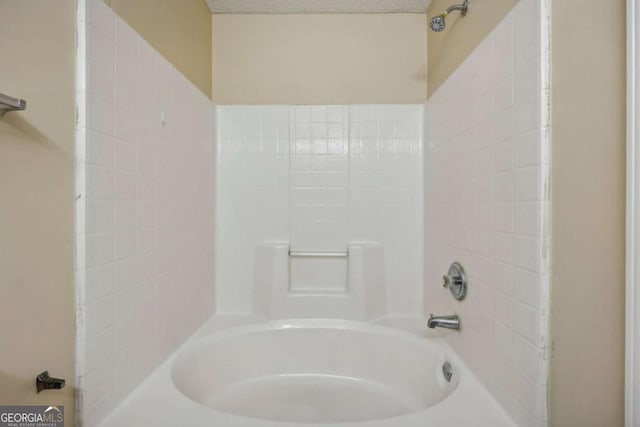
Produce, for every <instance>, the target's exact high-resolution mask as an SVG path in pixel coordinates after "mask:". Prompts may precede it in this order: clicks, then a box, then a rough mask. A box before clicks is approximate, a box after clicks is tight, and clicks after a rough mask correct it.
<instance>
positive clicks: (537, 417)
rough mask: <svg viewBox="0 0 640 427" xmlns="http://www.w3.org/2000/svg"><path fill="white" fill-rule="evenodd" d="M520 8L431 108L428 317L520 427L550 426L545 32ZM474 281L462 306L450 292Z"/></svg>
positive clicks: (540, 11) (538, 14)
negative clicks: (450, 276)
mask: <svg viewBox="0 0 640 427" xmlns="http://www.w3.org/2000/svg"><path fill="white" fill-rule="evenodd" d="M545 3H546V2H545V1H543V0H521V1H519V2H518V3H517V4H516V6H515V7H514V9H513V10H512V11H511V12H510V13H509V14H508V15H507V17H506V18H505V19H504V20H503V21H502V22H501V23H500V24H499V25H498V26H497V27H496V28H495V29H494V31H493V32H492V33H491V34H490V35H489V36H488V37H487V38H486V39H485V40H484V41H483V42H482V43H481V44H480V46H479V47H478V48H477V49H476V50H475V51H474V52H473V53H472V54H471V55H470V56H469V57H468V58H467V59H466V61H465V62H464V63H463V64H462V65H461V66H460V67H459V68H458V69H457V70H456V71H455V73H454V74H453V75H452V76H451V77H450V78H449V79H448V80H447V81H446V82H445V83H444V84H443V85H442V86H441V87H440V88H439V89H438V90H437V91H436V92H435V93H434V94H433V96H432V97H431V98H430V99H429V101H428V103H427V149H426V166H425V174H426V189H425V190H426V200H427V203H426V212H425V218H426V221H425V232H426V238H425V260H426V262H425V287H424V295H425V302H424V304H425V311H426V312H428V313H429V312H432V313H436V312H438V313H451V312H456V313H459V314H460V316H461V319H462V325H463V329H462V331H461V333H459V334H450V335H448V336H447V340H448V341H449V343H450V344H451V345H452V346H453V347H454V348H455V349H456V351H458V352H459V353H460V354H461V355H462V357H463V358H464V359H466V361H467V362H468V363H469V364H470V365H471V366H472V368H473V370H474V372H476V374H477V375H478V376H479V377H480V379H481V380H482V381H483V382H484V383H485V385H487V387H488V388H489V390H490V391H491V392H492V393H493V395H494V396H495V397H496V398H497V400H498V401H499V402H500V403H501V404H502V405H503V406H504V407H505V408H506V409H507V410H508V412H509V413H510V414H511V415H512V416H513V417H514V419H515V420H516V421H517V422H518V424H519V425H523V426H525V425H527V426H529V425H535V426H538V425H540V426H541V425H546V416H547V415H546V402H545V401H546V386H547V368H546V365H547V362H546V360H547V357H548V331H547V323H548V322H547V319H548V306H549V247H550V235H549V229H548V227H549V221H548V215H549V214H548V212H549V157H548V153H549V128H548V126H549V122H548V117H549V111H548V105H547V101H546V100H547V99H548V88H549V86H548V85H549V79H548V75H549V74H548V61H547V58H548V54H549V51H548V37H547V34H548V29H547V28H546V22H547V18H546V17H547V12H546V7H545ZM454 260H457V261H460V262H462V264H463V265H464V266H465V267H466V269H467V272H468V275H469V291H468V295H467V298H466V300H465V301H463V302H462V303H457V302H455V301H454V300H453V299H452V298H451V296H450V295H449V292H448V291H447V290H446V289H443V288H442V286H441V276H442V274H444V273H446V271H447V268H448V266H449V264H450V263H451V262H452V261H454Z"/></svg>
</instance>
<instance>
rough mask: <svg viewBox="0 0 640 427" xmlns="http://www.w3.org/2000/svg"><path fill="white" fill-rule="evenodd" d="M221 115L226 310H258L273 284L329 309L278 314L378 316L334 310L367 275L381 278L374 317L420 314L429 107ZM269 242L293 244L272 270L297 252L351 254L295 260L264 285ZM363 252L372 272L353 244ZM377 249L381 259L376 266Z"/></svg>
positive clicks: (265, 109)
mask: <svg viewBox="0 0 640 427" xmlns="http://www.w3.org/2000/svg"><path fill="white" fill-rule="evenodd" d="M218 117H219V125H218V155H217V161H218V164H217V168H216V174H217V180H216V182H217V187H218V188H217V204H216V209H217V215H216V218H217V219H216V229H217V232H216V246H217V250H216V257H217V258H216V265H217V266H218V267H217V269H216V286H217V288H216V290H217V294H216V300H217V312H218V313H224V314H249V313H252V310H253V308H254V300H255V298H254V289H255V290H256V292H258V293H260V292H262V293H267V294H269V291H268V290H265V289H263V288H264V287H265V286H276V287H285V288H287V289H288V290H289V292H284V293H282V298H286V297H287V294H295V295H297V296H299V297H300V298H299V301H300V304H303V305H304V303H303V302H302V301H304V300H305V299H309V297H311V296H313V295H316V296H320V295H324V296H326V297H327V298H326V299H325V300H324V302H323V304H325V305H327V307H326V308H327V309H326V310H318V309H315V310H314V309H313V307H316V308H317V307H318V302H317V301H315V302H312V303H310V305H309V306H308V308H307V309H297V308H296V304H297V303H296V302H293V301H292V302H291V304H289V305H287V307H283V308H282V309H281V310H280V312H279V313H277V314H275V315H276V317H282V316H284V317H286V314H287V313H288V314H291V313H296V315H294V316H293V317H343V318H344V317H346V318H356V319H364V318H366V317H371V313H370V314H369V315H368V316H367V315H365V314H363V313H359V312H358V310H357V309H356V308H353V305H356V304H358V302H357V301H353V302H351V303H349V304H347V305H350V306H352V309H350V308H345V307H343V305H344V304H340V303H339V302H337V301H340V299H344V298H348V297H349V289H350V283H349V282H350V281H351V282H353V281H354V280H357V277H356V276H357V275H358V274H364V270H365V269H366V270H369V271H373V269H378V270H377V271H379V272H380V275H374V276H376V277H372V278H371V280H369V282H368V283H367V284H366V286H367V288H365V290H367V289H369V290H370V289H371V288H373V287H377V288H378V291H375V293H376V294H378V299H380V300H382V302H383V303H386V309H383V308H377V309H374V311H375V312H376V313H377V314H378V316H380V315H382V314H384V313H385V312H386V313H388V314H402V315H419V314H420V313H421V310H422V308H421V306H420V301H421V299H422V289H421V286H420V283H422V239H421V237H420V236H421V235H422V217H423V213H422V212H423V208H422V193H423V189H422V145H423V131H422V128H423V123H422V122H423V106H422V105H351V106H345V105H328V106H325V105H316V106H219V107H218ZM269 244H271V245H279V246H280V247H282V248H284V256H285V257H284V258H280V259H281V261H280V262H279V264H278V261H273V262H274V263H275V264H277V265H281V266H282V269H285V270H288V267H287V265H288V263H289V260H288V254H287V249H288V248H291V250H292V251H312V252H345V251H348V250H349V252H350V253H349V256H348V257H345V258H323V259H315V258H304V257H303V258H291V261H290V262H291V264H290V271H286V272H285V274H284V275H282V276H281V277H280V283H271V284H269V283H263V282H260V283H257V282H256V280H261V279H263V276H264V275H262V274H256V271H255V268H256V266H257V265H258V264H257V263H259V262H260V261H261V258H264V257H268V256H269V255H268V253H265V251H266V249H265V245H267V246H268V245H269ZM363 245H364V246H365V247H366V248H365V249H364V250H363V252H362V256H364V260H363V262H364V263H365V264H366V268H365V266H364V265H363V267H362V268H360V270H361V271H355V270H354V269H353V268H352V267H353V265H354V262H355V258H354V256H353V255H355V253H356V252H357V251H356V252H353V251H352V250H350V248H352V247H353V248H355V247H358V248H359V249H361V248H362V247H363ZM372 245H373V246H375V245H378V246H379V248H380V251H381V253H382V255H381V256H382V257H383V259H380V260H379V261H378V262H374V263H373V264H371V263H370V260H371V259H372V258H371V257H375V255H373V254H372V252H371V251H373V250H374V249H373V247H372ZM258 247H260V248H261V250H257V248H258ZM273 250H274V251H275V250H276V249H275V247H274V249H273ZM267 252H268V251H267ZM348 270H349V271H348ZM378 276H382V277H378ZM377 279H380V280H381V283H380V284H379V286H378V285H376V284H375V282H374V280H377ZM351 285H353V283H351ZM352 290H353V289H352ZM381 293H383V294H382V295H381ZM385 294H386V297H385ZM305 297H307V298H305ZM265 298H267V299H269V298H270V296H269V295H266V296H265ZM274 298H275V300H274V301H271V303H273V305H274V306H277V305H278V299H277V295H275V296H274ZM258 303H263V304H264V303H265V302H264V301H259V302H258ZM266 304H269V302H266ZM283 304H285V305H286V303H283ZM333 304H335V310H333V311H332V308H331V307H330V306H331V305H333ZM373 304H375V302H373ZM274 310H276V311H277V308H276V307H274ZM305 312H306V314H305Z"/></svg>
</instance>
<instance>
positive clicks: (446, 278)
mask: <svg viewBox="0 0 640 427" xmlns="http://www.w3.org/2000/svg"><path fill="white" fill-rule="evenodd" d="M449 286H451V276H449V275H448V274H445V275H444V276H442V287H443V288H448V287H449Z"/></svg>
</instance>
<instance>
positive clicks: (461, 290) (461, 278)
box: [442, 262, 467, 301]
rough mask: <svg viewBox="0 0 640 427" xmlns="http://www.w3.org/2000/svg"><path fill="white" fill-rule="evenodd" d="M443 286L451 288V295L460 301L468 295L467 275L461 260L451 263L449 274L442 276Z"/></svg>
mask: <svg viewBox="0 0 640 427" xmlns="http://www.w3.org/2000/svg"><path fill="white" fill-rule="evenodd" d="M442 286H443V287H444V288H449V291H450V292H451V295H453V297H454V298H455V299H457V300H458V301H460V300H463V299H464V297H465V296H466V295H467V275H466V274H465V272H464V268H463V267H462V265H461V264H460V263H459V262H454V263H453V264H451V266H450V267H449V271H448V272H447V274H445V275H444V276H442Z"/></svg>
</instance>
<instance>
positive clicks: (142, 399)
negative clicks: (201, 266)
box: [102, 318, 514, 427]
mask: <svg viewBox="0 0 640 427" xmlns="http://www.w3.org/2000/svg"><path fill="white" fill-rule="evenodd" d="M229 320H230V319H223V318H214V319H212V320H211V321H210V322H209V325H206V326H205V327H203V328H202V329H201V330H200V331H199V332H198V333H197V334H196V335H195V336H194V337H193V338H192V339H191V340H189V342H187V343H186V344H185V345H183V347H182V348H181V349H179V350H178V351H177V352H176V353H175V354H174V355H173V356H172V357H170V358H169V360H167V361H166V362H165V363H163V365H161V366H160V367H159V368H158V369H157V370H156V371H155V372H154V373H153V374H152V375H151V377H150V378H148V379H147V380H146V381H145V382H144V383H143V384H142V385H141V386H140V387H139V388H138V389H137V390H136V391H135V392H134V393H133V394H132V395H131V396H129V397H128V398H127V399H126V400H125V402H124V403H123V404H122V405H121V406H120V407H119V408H118V409H117V410H116V411H115V412H114V413H113V414H112V415H111V416H110V417H108V418H107V419H106V420H105V422H104V423H103V424H102V425H103V426H109V427H111V426H114V427H115V426H129V425H130V426H140V425H154V426H156V425H162V426H165V425H166V426H170V425H171V426H174V425H180V426H205V425H211V426H220V427H275V426H305V425H309V426H338V425H339V426H342V427H347V426H348V427H365V426H366V427H418V426H420V427H425V426H429V425H433V426H438V427H445V426H484V425H486V426H491V427H494V426H512V425H514V424H513V423H512V421H511V420H510V419H509V418H508V417H507V416H506V415H505V414H504V411H503V410H502V409H501V408H500V407H499V406H498V405H497V404H496V402H495V401H494V400H493V399H492V398H491V397H490V395H489V394H488V393H487V392H486V391H485V390H484V388H482V387H481V386H480V384H479V383H478V381H477V380H476V379H475V378H474V377H473V375H472V374H471V372H470V371H469V370H468V369H467V368H466V367H465V365H464V364H463V363H462V361H460V360H459V359H458V357H457V356H456V355H455V354H454V353H453V352H451V351H450V350H449V349H448V347H447V346H446V345H445V344H444V343H443V341H442V340H441V339H440V338H437V337H433V336H432V337H430V338H425V336H424V335H425V334H428V332H423V333H421V334H415V333H410V332H407V331H403V330H399V329H397V328H390V327H386V326H380V325H373V324H369V323H362V322H351V321H341V320H292V321H277V322H260V323H250V324H243V325H240V326H237V325H236V326H231V327H229V326H222V327H221V326H220V325H221V324H223V325H225V324H228V323H229ZM238 320H239V323H245V322H249V321H251V320H250V318H247V319H244V320H242V319H238V318H234V322H233V323H238ZM445 362H448V364H450V365H451V367H452V371H453V375H452V377H451V378H450V381H447V380H446V379H445V375H444V374H443V365H444V364H445Z"/></svg>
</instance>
